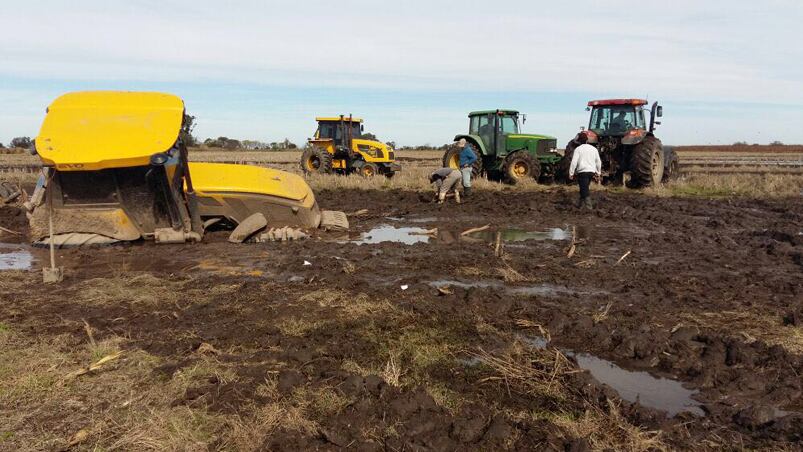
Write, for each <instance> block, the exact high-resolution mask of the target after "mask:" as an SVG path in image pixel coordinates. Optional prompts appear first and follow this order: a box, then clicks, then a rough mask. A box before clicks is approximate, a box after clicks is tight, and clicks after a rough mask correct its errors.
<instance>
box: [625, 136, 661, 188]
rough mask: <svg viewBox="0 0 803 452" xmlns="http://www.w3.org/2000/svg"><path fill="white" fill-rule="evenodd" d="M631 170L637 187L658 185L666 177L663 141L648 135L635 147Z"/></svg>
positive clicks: (631, 157) (633, 181)
mask: <svg viewBox="0 0 803 452" xmlns="http://www.w3.org/2000/svg"><path fill="white" fill-rule="evenodd" d="M630 172H631V174H632V179H631V181H632V184H633V185H634V186H635V187H649V186H657V185H659V184H660V183H661V181H662V180H663V178H664V150H663V146H662V145H661V141H660V140H658V139H657V138H655V137H651V136H650V137H647V138H645V139H644V141H642V142H641V143H639V144H637V145H636V147H635V148H633V153H632V154H631V155H630Z"/></svg>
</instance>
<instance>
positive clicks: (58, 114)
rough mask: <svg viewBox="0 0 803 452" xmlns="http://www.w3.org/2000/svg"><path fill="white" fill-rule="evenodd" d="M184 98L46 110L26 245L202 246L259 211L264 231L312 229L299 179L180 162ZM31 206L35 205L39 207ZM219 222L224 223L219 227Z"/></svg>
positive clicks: (123, 95)
mask: <svg viewBox="0 0 803 452" xmlns="http://www.w3.org/2000/svg"><path fill="white" fill-rule="evenodd" d="M185 117H186V116H185V112H184V103H183V101H182V100H181V99H180V98H178V97H176V96H173V95H170V94H162V93H150V92H113V91H97V92H76V93H69V94H65V95H63V96H61V97H59V98H58V99H56V100H55V101H54V102H53V103H52V104H51V105H50V106H49V107H48V110H47V115H46V116H45V120H44V123H43V124H42V128H41V131H40V132H39V136H38V137H37V138H36V142H35V143H36V151H37V153H38V154H39V156H40V158H41V159H42V163H43V164H44V166H45V176H46V177H45V178H42V180H40V184H39V187H38V189H37V191H39V192H42V193H43V194H41V195H40V196H39V200H38V201H36V199H37V197H36V196H34V198H33V199H32V200H33V201H34V203H35V205H34V206H33V208H31V209H30V210H32V213H31V215H30V222H31V236H32V237H31V238H32V239H33V240H34V241H38V240H41V239H43V238H44V237H46V236H48V235H49V220H50V217H51V211H52V220H53V233H54V237H55V236H58V235H60V234H66V235H69V234H73V235H74V234H84V235H91V236H93V237H95V236H99V237H102V238H106V239H108V240H110V241H114V240H137V239H140V238H151V239H155V240H156V241H157V242H166V243H176V242H185V241H199V240H201V238H202V236H203V234H204V230H205V227H206V226H208V225H211V224H213V223H218V226H217V227H221V226H220V225H221V224H223V225H229V226H230V227H234V226H237V225H238V224H240V223H241V222H242V221H243V220H245V219H246V218H248V217H250V216H252V215H253V214H255V213H261V214H263V215H264V217H265V218H266V219H267V222H268V226H270V227H277V228H278V227H285V226H288V227H296V228H317V227H318V226H319V225H320V224H321V211H320V210H319V208H318V204H317V203H316V201H315V195H314V194H313V193H312V190H310V188H309V186H308V185H307V184H306V182H305V181H304V179H303V178H301V177H300V176H297V175H294V174H290V173H287V172H284V171H278V170H274V169H269V168H261V167H255V166H246V165H232V164H219V163H188V161H187V148H186V147H185V145H184V140H183V139H182V135H183V132H186V130H184V125H185V124H186V122H185ZM37 206H38V207H37ZM221 220H223V221H221Z"/></svg>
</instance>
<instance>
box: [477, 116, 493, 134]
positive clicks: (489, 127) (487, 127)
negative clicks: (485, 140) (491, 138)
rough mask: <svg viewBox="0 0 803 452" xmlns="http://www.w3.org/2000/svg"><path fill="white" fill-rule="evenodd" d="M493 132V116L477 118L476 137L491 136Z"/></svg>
mask: <svg viewBox="0 0 803 452" xmlns="http://www.w3.org/2000/svg"><path fill="white" fill-rule="evenodd" d="M493 130H494V123H493V116H492V115H484V116H480V117H479V121H478V125H477V134H478V135H491V134H492V133H493Z"/></svg>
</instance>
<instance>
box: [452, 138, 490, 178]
mask: <svg viewBox="0 0 803 452" xmlns="http://www.w3.org/2000/svg"><path fill="white" fill-rule="evenodd" d="M470 146H471V149H472V150H473V151H474V155H475V156H477V161H475V162H474V165H473V168H471V177H472V178H474V177H480V174H482V156H481V155H480V153H479V151H477V148H476V147H475V146H474V145H473V144H471V145H470ZM461 151H462V149H461V148H460V146H458V145H456V144H453V145H451V146H449V148H447V149H446V152H445V153H444V154H443V167H444V168H452V169H456V170H459V169H460V152H461Z"/></svg>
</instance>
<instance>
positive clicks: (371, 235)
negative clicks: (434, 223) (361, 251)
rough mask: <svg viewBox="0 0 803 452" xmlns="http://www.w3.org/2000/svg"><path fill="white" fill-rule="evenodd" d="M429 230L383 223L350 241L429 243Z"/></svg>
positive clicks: (367, 242)
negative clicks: (397, 226)
mask: <svg viewBox="0 0 803 452" xmlns="http://www.w3.org/2000/svg"><path fill="white" fill-rule="evenodd" d="M426 232H427V230H426V229H423V228H407V227H403V228H396V227H393V226H389V225H386V224H383V225H381V226H377V227H375V228H373V229H371V230H370V231H368V232H365V233H363V234H362V236H360V238H359V239H357V240H351V241H350V242H349V243H356V244H357V245H376V244H379V243H388V242H390V243H403V244H405V245H414V244H416V243H429V241H430V239H432V236H430V235H427V234H426Z"/></svg>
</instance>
